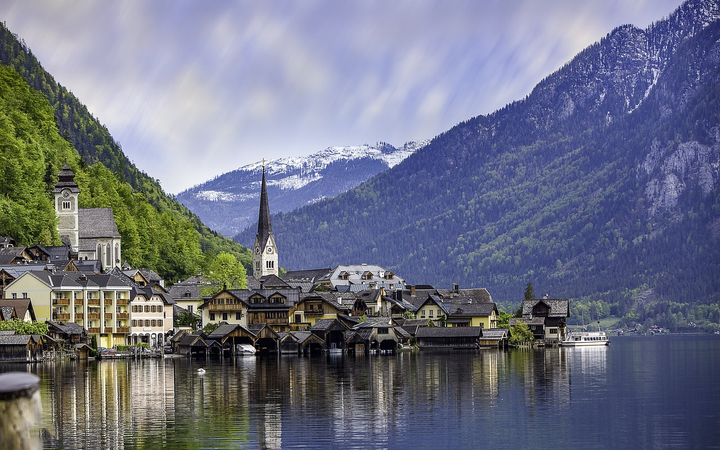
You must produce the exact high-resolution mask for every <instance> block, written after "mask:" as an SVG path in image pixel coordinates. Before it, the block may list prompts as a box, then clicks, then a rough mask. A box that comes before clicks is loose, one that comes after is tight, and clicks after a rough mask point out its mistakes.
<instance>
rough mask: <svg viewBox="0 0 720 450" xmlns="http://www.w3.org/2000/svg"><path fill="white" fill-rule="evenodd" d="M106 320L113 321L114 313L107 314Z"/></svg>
mask: <svg viewBox="0 0 720 450" xmlns="http://www.w3.org/2000/svg"><path fill="white" fill-rule="evenodd" d="M105 318H106V319H112V318H113V315H112V313H105Z"/></svg>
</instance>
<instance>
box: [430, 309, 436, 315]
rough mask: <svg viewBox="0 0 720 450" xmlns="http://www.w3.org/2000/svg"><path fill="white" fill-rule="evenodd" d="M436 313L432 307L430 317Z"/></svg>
mask: <svg viewBox="0 0 720 450" xmlns="http://www.w3.org/2000/svg"><path fill="white" fill-rule="evenodd" d="M434 313H435V311H434V310H432V309H431V310H430V317H432V316H433V314H434Z"/></svg>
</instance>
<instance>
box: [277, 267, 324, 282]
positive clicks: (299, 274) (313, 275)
mask: <svg viewBox="0 0 720 450" xmlns="http://www.w3.org/2000/svg"><path fill="white" fill-rule="evenodd" d="M331 271H332V269H331V268H329V267H328V268H327V269H310V270H291V271H289V272H287V273H286V274H285V275H284V276H283V280H285V281H286V282H288V283H290V281H307V282H310V283H314V282H315V281H317V280H319V279H320V278H322V277H325V276H327V275H328V274H330V272H331Z"/></svg>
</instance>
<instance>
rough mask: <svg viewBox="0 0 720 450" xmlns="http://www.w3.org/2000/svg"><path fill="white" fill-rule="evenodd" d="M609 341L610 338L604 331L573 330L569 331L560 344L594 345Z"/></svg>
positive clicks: (570, 345) (564, 345)
mask: <svg viewBox="0 0 720 450" xmlns="http://www.w3.org/2000/svg"><path fill="white" fill-rule="evenodd" d="M609 343H610V339H608V337H607V335H606V334H605V332H604V331H575V332H569V333H568V334H567V336H566V337H565V340H564V341H562V342H560V345H562V346H563V347H594V346H601V345H608V344H609Z"/></svg>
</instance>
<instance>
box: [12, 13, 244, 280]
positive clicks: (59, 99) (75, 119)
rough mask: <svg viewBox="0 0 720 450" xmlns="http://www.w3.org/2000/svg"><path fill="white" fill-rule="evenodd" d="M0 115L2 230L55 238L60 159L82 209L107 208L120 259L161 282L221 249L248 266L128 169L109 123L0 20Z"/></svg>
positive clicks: (38, 239) (25, 239) (231, 246)
mask: <svg viewBox="0 0 720 450" xmlns="http://www.w3.org/2000/svg"><path fill="white" fill-rule="evenodd" d="M0 62H1V63H2V66H0V68H1V69H2V83H3V86H2V97H1V98H0V101H2V102H3V107H2V110H0V114H2V116H1V117H2V122H1V123H0V133H2V143H1V144H0V145H1V148H0V151H1V156H0V158H2V160H1V161H0V171H2V172H1V175H2V180H3V183H2V188H0V195H1V196H2V197H1V198H0V208H2V209H1V212H2V214H1V216H0V235H3V236H13V237H15V238H16V239H18V240H19V243H20V244H22V245H32V244H36V243H41V244H51V243H58V242H59V241H58V238H57V232H56V230H55V213H54V209H53V208H52V202H51V198H52V194H51V190H52V186H53V185H54V183H55V182H56V181H57V174H58V172H59V171H60V168H61V167H62V165H63V163H64V160H65V159H67V160H68V163H69V164H70V166H71V167H72V169H73V171H75V173H76V174H77V177H76V179H77V181H78V184H79V185H80V188H81V189H82V190H83V193H82V194H81V196H80V206H81V207H100V206H110V207H113V210H114V213H115V219H116V221H117V224H118V228H119V231H120V234H121V235H122V238H123V257H124V258H125V259H127V261H128V262H129V263H131V264H132V265H133V266H135V267H148V268H151V269H154V270H155V271H156V272H158V273H159V274H160V275H161V276H163V277H164V278H166V279H167V280H168V282H174V281H177V280H178V279H180V278H184V277H187V276H189V275H192V274H195V273H197V271H198V270H199V269H201V268H202V267H204V266H206V265H207V264H208V262H209V261H210V260H211V259H212V258H213V257H214V256H215V255H216V254H217V253H218V252H219V251H228V252H231V253H234V254H235V255H236V256H237V257H238V258H239V259H240V260H241V261H242V262H243V264H245V265H246V266H247V267H249V266H250V259H251V256H250V253H249V252H248V251H247V250H246V249H245V248H243V247H242V246H240V245H239V244H237V243H235V242H232V241H230V240H228V239H226V238H224V237H222V236H220V235H218V234H217V233H214V232H213V231H211V230H209V229H208V228H207V227H205V226H204V225H203V224H202V223H201V222H200V220H199V219H198V218H197V217H196V216H195V215H193V214H192V213H190V212H189V211H188V210H187V209H186V208H184V207H183V206H182V205H180V204H179V203H177V202H176V201H175V200H174V199H172V198H170V197H169V196H167V195H165V193H164V192H163V191H162V189H161V187H160V186H159V184H158V183H157V182H156V181H155V180H153V179H152V178H150V177H149V176H147V175H146V174H144V173H142V172H140V171H139V170H138V169H137V168H136V167H134V166H133V165H132V164H131V163H130V162H129V161H128V160H127V158H126V157H125V155H124V154H123V153H122V150H121V149H120V147H119V145H117V143H115V142H114V140H113V139H112V137H111V136H110V134H109V133H108V131H107V129H106V128H105V127H104V126H102V125H101V124H100V123H99V122H98V120H97V119H96V118H94V117H93V116H92V115H91V114H90V113H89V112H88V111H87V109H86V108H85V106H83V105H82V104H81V103H80V102H79V101H78V99H77V98H75V96H73V95H72V94H71V93H69V92H68V91H67V89H66V88H64V87H62V86H60V85H58V84H57V83H56V82H55V81H54V80H53V78H52V76H50V75H49V74H48V73H47V72H45V71H44V70H43V69H42V67H41V66H40V64H39V63H38V61H37V60H36V59H35V58H34V56H32V53H31V52H30V50H29V49H27V48H26V47H25V46H24V45H23V44H22V43H21V42H20V41H19V40H18V39H17V38H16V37H15V36H14V35H13V34H12V33H10V32H9V31H8V30H7V29H6V28H5V27H4V24H3V25H0Z"/></svg>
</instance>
